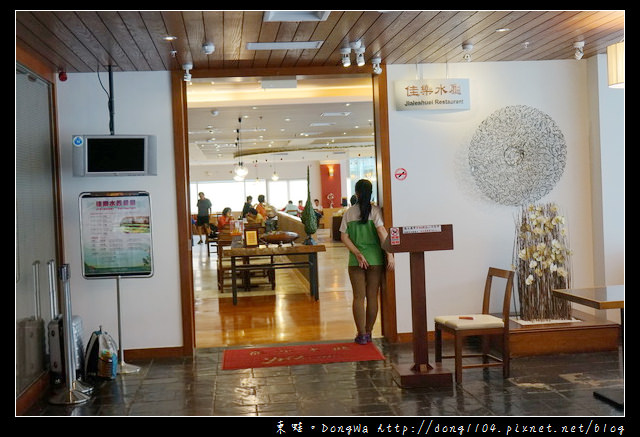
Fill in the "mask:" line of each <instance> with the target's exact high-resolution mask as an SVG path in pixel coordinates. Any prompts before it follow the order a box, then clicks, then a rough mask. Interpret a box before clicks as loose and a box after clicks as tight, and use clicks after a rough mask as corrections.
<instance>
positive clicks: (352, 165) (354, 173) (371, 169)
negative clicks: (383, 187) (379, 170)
mask: <svg viewBox="0 0 640 437" xmlns="http://www.w3.org/2000/svg"><path fill="white" fill-rule="evenodd" d="M349 178H350V180H347V187H348V188H347V195H348V196H349V197H351V195H352V194H355V192H356V190H355V186H356V182H358V181H359V180H360V179H368V180H370V181H371V183H372V184H373V193H372V194H371V200H372V201H374V202H376V199H377V191H376V159H375V158H373V157H371V158H353V159H350V160H349ZM347 200H348V199H347Z"/></svg>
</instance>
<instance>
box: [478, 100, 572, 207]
mask: <svg viewBox="0 0 640 437" xmlns="http://www.w3.org/2000/svg"><path fill="white" fill-rule="evenodd" d="M566 158H567V147H566V143H565V140H564V135H563V134H562V132H561V131H560V129H559V128H558V126H557V125H556V123H555V122H554V121H553V119H552V118H551V117H549V116H548V115H547V114H545V113H543V112H541V111H539V110H537V109H535V108H531V107H529V106H524V105H516V106H506V107H504V108H502V109H499V110H497V111H496V112H494V113H493V114H491V115H490V116H489V117H488V118H486V119H485V120H484V121H483V122H482V123H481V124H480V126H479V127H478V129H477V130H476V132H475V134H474V135H473V138H472V139H471V145H470V147H469V166H470V169H471V174H472V175H473V177H474V179H475V181H476V184H477V185H478V187H479V188H480V190H481V191H482V193H484V194H485V195H486V196H487V197H489V198H490V199H492V200H493V201H495V202H498V203H500V204H502V205H523V204H526V203H533V202H535V201H537V200H539V199H540V198H542V197H544V196H545V195H546V194H547V193H549V192H550V191H551V190H552V189H553V188H554V187H555V185H556V183H557V182H558V181H559V180H560V177H561V176H562V173H563V172H564V167H565V163H566Z"/></svg>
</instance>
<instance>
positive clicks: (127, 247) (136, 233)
mask: <svg viewBox="0 0 640 437" xmlns="http://www.w3.org/2000/svg"><path fill="white" fill-rule="evenodd" d="M79 200H80V245H81V252H82V274H83V276H84V277H85V278H112V277H119V276H123V277H125V276H126V277H131V276H137V277H149V276H152V275H153V250H152V249H153V248H152V238H151V201H150V197H149V193H147V192H146V191H117V192H111V191H108V192H106V191H105V192H91V193H82V194H80V199H79Z"/></svg>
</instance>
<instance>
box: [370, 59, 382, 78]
mask: <svg viewBox="0 0 640 437" xmlns="http://www.w3.org/2000/svg"><path fill="white" fill-rule="evenodd" d="M381 62H382V59H380V57H379V56H376V57H375V58H373V59H371V65H372V66H373V73H374V74H380V73H382V67H381V66H380V63H381Z"/></svg>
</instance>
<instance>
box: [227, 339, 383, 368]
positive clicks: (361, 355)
mask: <svg viewBox="0 0 640 437" xmlns="http://www.w3.org/2000/svg"><path fill="white" fill-rule="evenodd" d="M371 360H384V355H382V353H381V352H380V351H379V350H378V348H377V347H376V346H375V345H374V344H373V343H368V344H366V345H361V344H356V343H322V344H305V345H298V346H274V347H260V348H247V349H230V350H225V351H224V355H223V359H222V369H223V370H232V369H250V368H257V367H276V366H297V365H301V364H324V363H338V362H346V361H371Z"/></svg>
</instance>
